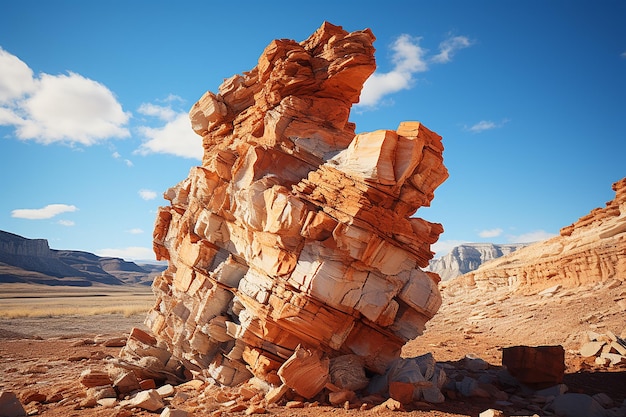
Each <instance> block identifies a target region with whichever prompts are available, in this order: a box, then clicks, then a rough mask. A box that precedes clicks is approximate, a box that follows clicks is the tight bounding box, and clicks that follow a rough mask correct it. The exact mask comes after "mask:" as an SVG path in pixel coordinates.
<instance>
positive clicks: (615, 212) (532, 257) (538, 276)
mask: <svg viewBox="0 0 626 417" xmlns="http://www.w3.org/2000/svg"><path fill="white" fill-rule="evenodd" d="M613 190H614V191H615V199H613V200H612V201H609V202H608V203H606V206H605V207H604V208H596V209H594V210H592V211H591V212H590V213H589V214H588V215H586V216H584V217H581V218H580V219H579V220H578V221H577V222H576V223H574V224H572V225H570V226H567V227H564V228H562V229H561V233H560V236H556V237H554V238H551V239H548V240H546V241H543V242H538V243H535V244H532V245H530V246H527V247H525V248H522V249H519V250H517V251H516V252H514V253H512V254H510V255H507V256H503V257H501V258H498V259H496V260H494V261H491V262H488V263H486V264H484V265H483V266H481V267H480V268H478V269H477V270H475V271H473V272H470V273H468V274H465V275H463V276H462V277H459V278H458V279H459V280H460V282H461V283H463V284H465V285H469V286H478V287H481V288H485V289H488V288H493V287H503V286H509V287H512V289H517V290H519V291H522V292H536V291H537V290H542V289H546V288H549V287H554V286H555V285H562V286H563V287H564V288H568V287H569V288H571V287H577V286H580V285H584V284H590V283H595V282H603V281H608V280H617V281H624V280H626V178H623V179H621V180H620V181H618V182H616V183H614V184H613Z"/></svg>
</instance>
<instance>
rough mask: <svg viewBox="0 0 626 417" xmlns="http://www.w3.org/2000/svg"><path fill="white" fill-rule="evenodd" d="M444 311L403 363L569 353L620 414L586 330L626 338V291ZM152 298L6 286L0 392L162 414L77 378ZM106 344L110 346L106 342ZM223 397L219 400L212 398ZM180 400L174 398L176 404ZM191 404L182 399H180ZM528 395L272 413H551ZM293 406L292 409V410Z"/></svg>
mask: <svg viewBox="0 0 626 417" xmlns="http://www.w3.org/2000/svg"><path fill="white" fill-rule="evenodd" d="M442 294H443V305H442V306H441V308H440V310H439V312H438V313H437V315H436V316H435V317H434V318H433V319H432V320H431V321H430V322H429V323H428V327H427V329H426V331H425V333H424V334H423V335H422V336H420V337H418V338H417V339H415V340H413V341H411V342H409V343H407V345H406V346H405V348H404V351H403V356H406V357H411V356H417V355H422V354H424V353H427V352H431V353H432V354H433V355H434V357H435V359H436V360H437V362H438V363H440V364H442V365H444V366H447V367H448V368H449V369H454V368H455V367H456V368H458V367H459V364H461V363H462V362H463V360H464V358H465V357H466V356H467V355H475V356H477V357H480V358H481V359H483V360H485V361H486V362H488V364H489V370H493V371H497V370H498V369H500V368H501V366H502V355H501V352H502V349H503V348H504V347H507V346H516V345H527V346H540V345H562V346H563V347H564V348H565V352H566V356H565V362H566V375H565V379H564V383H565V384H566V385H567V387H568V389H569V392H579V393H586V394H589V395H593V394H597V393H604V394H606V395H607V396H608V397H610V398H611V400H612V401H613V406H614V407H619V405H620V404H622V403H623V402H624V401H625V400H626V388H625V387H626V365H624V364H623V363H622V364H617V365H614V366H606V365H599V364H597V363H595V362H594V359H593V358H583V357H582V356H581V355H580V354H579V348H580V346H581V344H582V343H583V342H584V341H585V335H586V334H587V332H588V331H593V332H596V333H605V332H613V333H614V334H616V335H618V336H621V337H624V336H626V321H625V316H626V315H625V312H624V310H623V308H622V307H623V305H624V303H623V302H620V301H621V300H624V299H626V284H624V283H623V282H622V281H611V282H605V283H598V284H595V285H593V286H586V287H580V288H574V289H563V288H557V289H555V290H553V291H550V292H547V293H546V292H544V293H537V294H532V295H518V294H515V293H512V292H510V291H509V290H507V289H500V290H493V291H491V292H488V293H485V292H484V291H480V290H477V289H467V288H460V287H457V286H454V285H447V286H442ZM152 303H153V297H152V295H151V292H150V289H149V288H146V287H131V288H124V289H117V290H115V291H111V289H110V288H106V287H91V288H62V287H54V288H50V287H47V288H45V291H44V290H43V289H42V288H40V287H39V288H37V287H31V286H20V285H12V284H5V285H2V286H1V287H0V391H3V390H4V391H12V392H14V393H15V394H16V395H17V396H18V398H19V399H20V400H21V401H22V403H23V404H24V408H25V410H26V411H27V412H28V414H29V415H42V416H49V417H55V416H59V417H60V416H72V417H92V416H93V417H95V416H117V417H123V416H130V415H139V416H151V415H152V416H154V415H159V412H158V411H157V412H155V413H151V412H148V411H145V410H140V409H131V410H129V409H125V408H122V407H120V406H119V405H117V406H114V407H112V408H106V407H103V406H100V405H95V406H94V404H93V403H92V404H89V403H88V402H86V389H85V387H83V386H82V385H80V383H79V382H78V379H79V376H80V374H81V372H83V371H84V370H86V369H90V368H91V369H104V368H105V367H106V363H107V360H109V359H111V358H115V357H117V356H118V354H119V351H120V349H121V347H120V346H119V343H116V341H117V342H119V341H120V340H124V338H125V337H126V336H127V335H128V333H129V331H130V330H131V329H132V328H133V327H139V328H142V329H145V326H144V324H143V320H144V316H145V312H146V311H147V309H148V308H149V307H150V305H151V304H152ZM107 345H108V346H107ZM181 391H182V389H181ZM216 392H217V393H218V394H216ZM228 395H231V397H233V398H234V397H235V395H234V394H232V393H229V390H227V389H226V390H224V389H220V388H217V387H200V388H199V387H195V388H194V389H193V390H192V392H191V393H188V394H187V395H184V396H179V397H178V400H177V402H176V408H178V409H181V410H186V411H189V412H190V414H191V415H194V416H229V415H244V411H233V409H232V408H225V407H224V406H223V401H224V398H230V397H228ZM176 398H177V397H174V399H175V400H176ZM181 398H182V399H184V400H181ZM519 401H523V399H521V400H518V402H515V401H509V403H507V404H505V403H502V402H500V403H497V402H496V400H495V399H493V398H483V397H463V396H459V395H446V400H445V402H444V403H441V404H428V403H423V402H420V403H413V404H409V405H405V407H404V409H403V410H400V411H390V410H380V409H368V408H369V407H367V406H362V407H357V408H356V409H346V408H345V407H333V406H330V405H327V404H324V403H323V402H321V403H310V402H306V401H303V402H301V403H300V404H299V405H298V407H299V406H302V407H303V408H290V407H288V406H287V405H286V404H285V402H284V401H283V402H282V403H279V404H277V405H272V406H268V407H267V408H266V409H265V413H266V414H267V415H274V416H279V417H287V416H301V415H304V416H311V417H312V416H319V415H328V416H331V415H332V416H384V417H387V416H392V415H393V416H403V415H411V416H433V417H452V416H478V415H479V414H480V413H481V412H483V411H485V410H487V409H490V408H491V409H499V410H502V411H503V412H504V415H506V416H513V415H515V416H522V415H528V416H531V415H533V414H536V415H539V416H541V415H553V413H551V412H549V411H547V410H543V409H542V405H543V404H541V403H539V404H537V403H531V402H528V403H527V404H524V403H520V402H519ZM292 405H293V403H292Z"/></svg>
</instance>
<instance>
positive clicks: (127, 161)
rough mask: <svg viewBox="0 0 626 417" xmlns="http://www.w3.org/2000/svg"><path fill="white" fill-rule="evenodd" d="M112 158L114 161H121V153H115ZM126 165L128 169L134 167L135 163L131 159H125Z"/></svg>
mask: <svg viewBox="0 0 626 417" xmlns="http://www.w3.org/2000/svg"><path fill="white" fill-rule="evenodd" d="M111 156H112V157H113V158H114V159H120V158H122V155H121V154H120V153H119V152H117V151H115V152H113V153H112V154H111ZM124 163H125V164H126V166H127V167H132V166H133V165H134V164H133V161H131V160H130V159H124Z"/></svg>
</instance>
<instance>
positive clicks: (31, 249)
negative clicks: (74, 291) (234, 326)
mask: <svg viewBox="0 0 626 417" xmlns="http://www.w3.org/2000/svg"><path fill="white" fill-rule="evenodd" d="M163 269H165V266H161V265H142V266H140V265H137V264H135V263H134V262H128V261H125V260H123V259H120V258H108V257H106V258H104V257H100V256H97V255H94V254H93V253H89V252H82V251H71V250H54V249H50V246H49V245H48V241H47V240H45V239H27V238H25V237H22V236H19V235H16V234H13V233H9V232H5V231H1V230H0V282H23V283H34V284H44V285H74V286H91V285H93V284H94V283H100V284H109V285H122V284H147V285H149V284H150V283H151V282H152V279H153V278H154V276H155V275H158V274H159V273H160V272H161V271H163Z"/></svg>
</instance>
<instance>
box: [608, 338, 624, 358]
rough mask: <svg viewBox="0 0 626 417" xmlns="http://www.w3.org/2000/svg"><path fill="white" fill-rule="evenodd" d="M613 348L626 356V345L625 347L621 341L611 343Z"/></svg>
mask: <svg viewBox="0 0 626 417" xmlns="http://www.w3.org/2000/svg"><path fill="white" fill-rule="evenodd" d="M611 348H612V349H613V350H615V351H616V352H617V353H619V354H620V355H622V356H626V347H624V346H623V345H622V344H621V343H620V342H618V341H614V342H612V343H611Z"/></svg>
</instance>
